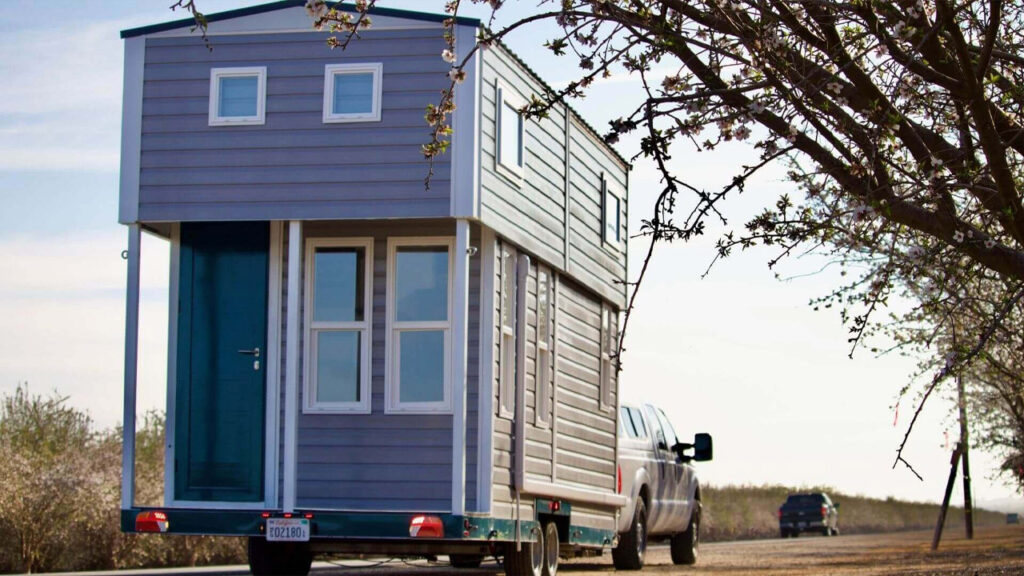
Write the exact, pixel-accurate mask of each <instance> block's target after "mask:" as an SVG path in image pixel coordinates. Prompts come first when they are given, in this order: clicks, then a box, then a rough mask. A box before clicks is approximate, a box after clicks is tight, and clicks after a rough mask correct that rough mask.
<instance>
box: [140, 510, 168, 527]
mask: <svg viewBox="0 0 1024 576" xmlns="http://www.w3.org/2000/svg"><path fill="white" fill-rule="evenodd" d="M168 526H169V523H168V522H167V514H164V513H163V512H161V511H159V510H146V511H145V512H139V515H138V516H136V517H135V531H136V532H167V527H168Z"/></svg>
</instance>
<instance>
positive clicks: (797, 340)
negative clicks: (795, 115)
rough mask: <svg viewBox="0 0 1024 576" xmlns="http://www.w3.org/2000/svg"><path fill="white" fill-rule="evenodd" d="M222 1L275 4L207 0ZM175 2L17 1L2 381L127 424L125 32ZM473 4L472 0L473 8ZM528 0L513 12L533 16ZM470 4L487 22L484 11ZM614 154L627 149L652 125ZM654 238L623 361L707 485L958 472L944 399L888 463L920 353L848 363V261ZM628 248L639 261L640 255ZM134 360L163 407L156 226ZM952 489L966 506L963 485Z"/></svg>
mask: <svg viewBox="0 0 1024 576" xmlns="http://www.w3.org/2000/svg"><path fill="white" fill-rule="evenodd" d="M197 3H198V5H199V6H200V8H201V9H202V10H204V11H206V12H207V13H213V12H218V11H222V10H228V9H233V8H238V7H243V6H250V5H253V4H257V3H259V2H254V1H243V0H198V2H197ZM169 4H170V2H168V1H167V0H78V1H76V2H72V3H66V4H64V5H62V7H61V9H60V13H59V17H55V16H57V15H56V14H54V8H53V4H52V3H48V2H39V1H36V2H32V1H28V0H4V2H2V3H0V77H2V78H3V80H4V81H3V82H0V206H2V208H0V393H10V392H11V391H12V390H14V388H15V387H16V386H17V385H19V384H20V383H25V382H27V383H28V385H29V386H30V389H31V391H32V392H34V393H43V394H49V393H51V392H55V393H58V394H60V395H62V396H67V397H68V402H69V403H71V404H72V405H75V406H77V407H80V408H81V409H83V410H86V411H88V412H89V414H90V415H91V416H92V417H93V419H94V420H95V422H96V424H97V425H99V426H103V427H106V426H113V425H115V424H117V423H118V422H120V421H121V410H122V408H121V406H122V404H121V401H122V397H123V366H124V348H123V346H124V309H125V303H124V293H125V272H126V262H125V260H123V259H122V251H123V250H124V249H125V248H127V229H126V228H124V227H122V226H120V225H119V224H117V193H118V179H119V175H118V166H119V153H120V151H119V146H120V124H121V87H122V70H123V68H122V66H123V45H122V41H121V40H120V38H119V36H118V32H119V31H120V30H122V29H126V28H132V27H136V26H142V25H147V24H153V23H158V22H164V21H168V20H175V19H178V18H180V17H183V16H182V15H181V13H180V12H179V13H172V12H171V11H170V10H168V5H169ZM467 4H468V2H467ZM378 5H379V6H385V7H394V8H404V9H412V10H419V11H429V12H439V11H440V10H441V9H442V7H443V1H442V0H404V1H403V0H380V1H379V2H378ZM534 5H535V3H534V2H519V3H511V4H510V5H509V6H508V7H507V8H506V9H503V11H502V13H500V14H503V16H502V18H501V20H503V21H510V19H511V18H513V17H514V16H516V14H520V13H522V12H523V11H525V10H528V9H530V8H531V7H533V6H534ZM466 8H467V9H466V10H464V11H463V12H462V14H463V15H469V16H477V17H482V18H487V17H488V16H489V11H487V10H485V9H484V8H483V7H481V6H467V7H466ZM549 31H550V29H549V28H544V27H540V28H533V29H530V30H527V31H526V32H524V33H521V34H516V35H513V36H511V37H510V38H509V39H508V42H507V43H508V44H509V46H510V47H511V48H512V49H513V50H514V51H516V52H517V53H518V54H519V55H520V56H521V57H523V58H524V59H525V60H526V61H527V63H529V64H530V65H531V67H533V68H534V70H536V71H537V72H538V73H539V74H540V75H541V77H542V78H544V80H546V81H547V82H548V83H549V84H551V85H554V86H559V85H565V84H566V83H567V82H568V81H570V80H572V79H573V78H574V74H576V73H577V72H578V70H577V69H576V67H575V63H574V62H571V61H568V60H564V59H558V58H556V57H554V56H552V55H551V54H550V53H549V52H547V51H546V50H545V49H543V48H542V47H541V39H542V38H545V34H547V33H548V32H549ZM637 93H638V91H637V83H636V82H635V81H634V80H633V79H631V78H629V77H628V76H625V75H616V76H613V77H612V78H611V79H608V80H602V81H599V82H597V83H596V84H595V86H594V87H593V89H592V91H591V93H590V94H589V95H588V96H587V97H586V98H584V99H581V100H579V101H576V102H574V103H573V106H574V107H575V108H576V110H577V111H578V112H580V114H581V115H582V116H583V117H584V118H585V119H586V120H587V121H588V122H589V123H590V124H591V125H593V126H595V127H597V128H598V130H599V131H602V130H603V129H604V127H606V126H607V122H608V120H610V119H611V118H613V117H616V116H617V115H618V114H620V113H621V112H622V111H623V110H624V109H625V108H624V106H626V105H627V104H628V103H630V102H636V101H637V100H636V98H637ZM617 148H618V149H619V150H620V152H622V153H623V154H624V155H626V156H627V157H628V156H631V155H632V154H634V153H635V151H636V149H637V141H636V139H631V138H626V139H624V140H623V141H622V142H621V143H620V144H619V145H618V146H617ZM750 158H753V156H752V152H751V151H750V148H749V146H746V145H745V144H738V145H731V146H726V147H722V148H720V149H719V150H717V151H715V152H714V153H707V152H704V153H698V152H696V151H694V150H692V149H685V148H681V149H679V150H677V151H676V153H675V155H674V158H673V160H672V169H673V170H674V171H676V173H679V174H683V175H685V177H686V178H687V180H688V181H689V182H690V183H692V184H694V185H697V186H699V187H705V188H708V189H715V188H719V187H721V186H722V185H723V184H724V183H726V182H727V181H728V179H730V178H731V176H732V174H734V173H735V172H736V170H737V167H738V166H739V165H740V164H741V163H742V162H743V160H744V159H750ZM783 176H784V175H783V174H782V172H781V171H779V170H775V171H768V172H766V173H764V174H763V175H762V176H761V177H759V178H758V179H756V180H755V181H752V182H751V183H750V184H749V185H748V186H747V190H746V191H745V192H744V194H743V195H742V196H740V197H738V198H736V199H735V201H734V202H733V203H731V204H729V205H728V208H727V212H726V214H727V216H728V218H729V224H730V225H741V224H742V222H743V221H744V218H745V217H746V216H748V215H750V214H752V213H753V212H754V211H755V210H756V209H757V207H758V206H760V205H764V204H765V203H770V202H773V201H774V199H775V197H776V196H777V195H778V194H780V193H783V192H786V191H787V190H789V185H788V184H787V183H786V182H785V181H784V177H783ZM659 190H660V185H659V182H658V177H657V175H656V174H655V172H654V169H653V167H652V166H651V165H650V164H649V163H647V162H645V161H644V160H643V159H638V160H637V161H636V162H634V164H633V170H632V172H631V174H630V214H629V226H630V230H631V231H633V232H635V231H637V230H638V229H639V224H640V220H641V219H642V218H645V217H648V216H649V214H650V206H651V203H652V202H653V199H654V198H655V196H656V195H657V193H658V191H659ZM723 230H724V228H722V227H717V228H716V227H712V229H711V230H710V231H709V232H710V233H709V235H708V236H705V237H703V238H699V239H697V240H695V241H693V242H690V243H675V244H671V245H665V246H660V247H658V249H657V251H656V255H655V258H654V262H653V263H652V266H651V269H650V272H649V277H648V278H647V280H646V281H645V283H644V286H643V288H642V290H641V292H640V295H639V296H638V298H637V308H636V311H635V313H634V315H633V317H632V319H631V320H630V326H629V332H628V337H627V341H626V351H625V352H624V355H623V372H622V378H621V389H622V393H623V397H624V398H625V399H627V400H633V401H640V400H644V401H651V402H652V403H655V404H657V405H660V406H662V407H663V408H664V410H665V411H666V412H667V413H668V415H669V417H670V419H671V420H672V421H673V423H674V425H675V428H676V430H677V432H679V434H680V436H681V437H688V436H690V435H692V434H693V433H696V432H710V433H711V434H712V435H713V436H714V439H715V460H714V461H712V462H708V463H702V464H700V467H699V475H700V476H701V478H702V481H703V482H705V483H711V484H716V485H725V484H758V485H759V484H765V483H770V484H776V483H778V484H786V485H790V486H794V487H799V486H814V485H826V486H832V487H834V488H836V489H838V490H841V491H843V492H846V493H851V494H862V495H866V496H871V497H879V498H884V497H889V496H893V497H896V498H901V499H908V500H915V501H931V502H935V501H939V500H941V498H942V493H943V489H944V487H945V482H946V477H947V474H948V472H949V453H950V450H951V446H950V444H951V443H952V442H953V439H954V438H955V437H956V436H957V434H958V432H957V430H958V428H957V423H956V421H955V420H954V419H952V417H951V415H950V409H951V408H952V403H951V402H950V400H949V398H948V394H947V395H946V396H944V397H938V398H933V400H931V401H930V402H929V403H928V405H927V406H926V407H925V410H924V412H923V414H922V417H921V420H920V421H919V423H918V425H917V428H916V429H915V431H914V433H913V435H912V436H911V440H910V442H909V444H908V447H907V450H906V452H905V457H906V458H907V460H909V461H910V462H911V463H912V464H913V465H914V467H915V468H916V469H917V470H918V472H920V473H921V475H922V476H923V477H924V480H923V481H920V480H918V479H917V478H916V477H915V476H914V475H913V474H911V473H910V472H909V471H908V470H906V469H905V468H904V467H902V465H901V466H898V467H896V468H895V469H894V468H893V460H894V457H895V451H896V448H897V447H898V445H899V443H900V440H901V439H902V437H903V433H904V431H905V427H906V425H907V423H908V422H909V418H910V416H911V414H912V412H913V409H914V403H913V399H912V398H906V399H904V400H903V401H902V402H901V403H900V406H899V410H898V414H897V411H896V410H895V409H894V406H895V404H896V400H897V393H898V391H899V390H900V389H901V388H902V387H903V386H904V385H905V384H906V383H907V382H908V379H909V378H910V376H911V374H912V372H913V371H914V366H915V362H914V360H913V359H910V358H901V357H896V356H886V357H880V358H877V357H874V356H873V355H872V354H870V353H869V352H868V351H859V352H857V353H856V354H855V355H854V357H853V359H850V358H849V357H848V354H849V348H848V345H847V342H846V339H847V331H846V328H845V327H844V326H843V325H842V324H841V322H840V319H839V315H838V312H836V311H835V310H823V311H818V312H815V311H813V310H812V309H811V307H810V306H809V305H808V302H809V301H810V300H811V299H812V298H814V297H817V296H822V295H824V294H826V293H828V292H829V291H830V289H832V288H834V287H835V286H836V285H837V284H836V283H837V281H838V276H837V275H836V274H835V273H834V272H832V271H830V270H828V269H826V270H825V271H823V272H818V270H819V269H820V268H821V267H822V261H821V260H820V259H818V258H816V257H813V256H805V257H802V258H796V259H792V260H790V261H787V262H785V263H784V264H783V265H782V267H781V269H780V270H779V272H780V276H781V279H777V278H776V275H775V271H772V270H769V269H768V266H767V260H768V258H770V257H771V256H773V255H774V254H773V253H771V252H768V251H765V250H763V249H761V250H751V251H749V252H745V253H739V254H737V255H735V256H733V257H730V258H728V259H726V260H723V261H720V262H718V263H716V264H715V266H714V267H713V268H712V269H711V271H710V273H709V274H708V275H707V276H702V275H703V273H704V271H705V269H706V268H707V266H708V264H709V263H710V262H711V260H712V258H713V256H714V249H713V248H714V240H715V234H716V233H721V232H722V231H723ZM644 247H645V246H644V242H643V241H642V240H633V241H631V246H630V270H631V273H633V274H635V272H636V270H638V268H639V264H640V259H641V258H642V254H643V252H644ZM142 254H143V259H142V302H141V328H140V339H141V340H140V355H139V368H140V380H139V409H140V411H142V410H147V409H159V410H163V409H164V407H165V399H164V394H165V389H166V388H165V383H166V339H167V294H168V292H167V282H168V274H167V268H168V246H167V243H166V242H163V241H161V240H159V239H155V238H152V237H148V236H146V237H144V241H143V247H142ZM971 466H972V472H973V478H972V482H973V485H974V493H975V498H976V500H978V501H979V502H981V503H982V504H983V505H984V504H988V505H989V506H991V507H999V508H1006V507H1007V506H1012V507H1020V506H1021V499H1020V498H1019V497H1017V496H1015V495H1014V493H1013V491H1012V490H1011V489H1010V488H1008V487H1006V486H1005V485H1003V483H1002V482H1001V481H999V480H994V479H993V478H992V476H993V473H994V469H995V462H994V459H993V458H992V457H990V456H987V455H985V454H982V453H978V452H975V453H973V454H972V456H971ZM954 494H955V495H954V498H953V503H954V504H959V503H961V501H962V497H961V494H962V488H961V487H960V486H959V484H958V485H957V487H956V489H955V492H954Z"/></svg>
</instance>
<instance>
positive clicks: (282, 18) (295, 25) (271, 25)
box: [146, 6, 441, 49]
mask: <svg viewBox="0 0 1024 576" xmlns="http://www.w3.org/2000/svg"><path fill="white" fill-rule="evenodd" d="M349 12H350V13H352V11H351V10H350V11H349ZM372 18H373V26H372V27H370V29H369V30H360V32H359V33H360V35H363V36H365V35H366V34H367V33H368V32H374V31H382V30H415V29H437V30H438V31H439V32H440V28H441V23H440V22H428V21H423V20H413V19H408V18H400V17H395V16H381V15H373V17H372ZM294 32H305V33H307V34H310V35H311V36H312V35H314V34H317V31H316V30H313V21H312V20H311V19H310V17H309V14H308V13H307V12H306V10H305V8H303V7H302V6H292V7H287V8H282V9H279V10H271V11H268V12H263V13H260V14H249V15H246V16H239V17H236V18H229V19H226V20H214V21H212V22H210V23H209V25H208V27H207V30H206V35H207V36H233V35H238V34H286V33H294ZM146 36H148V37H150V38H179V37H183V36H190V37H193V38H195V41H196V45H197V46H202V40H200V39H199V37H198V32H193V31H192V23H191V22H189V23H188V24H182V26H181V27H180V28H174V29H171V30H163V31H161V32H153V33H152V34H147V35H146ZM317 41H322V38H318V39H317ZM214 44H216V43H214ZM324 47H325V49H326V45H325V46H324Z"/></svg>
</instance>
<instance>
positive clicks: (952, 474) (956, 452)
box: [932, 442, 960, 552]
mask: <svg viewBox="0 0 1024 576" xmlns="http://www.w3.org/2000/svg"><path fill="white" fill-rule="evenodd" d="M959 464H960V443H959V442H957V443H956V447H955V448H953V457H952V458H950V460H949V466H950V468H949V480H948V481H947V482H946V495H945V496H943V498H942V507H941V508H939V521H938V522H937V523H936V524H935V536H934V537H933V538H932V551H933V552H934V551H935V550H938V549H939V540H941V539H942V525H943V524H945V523H946V512H947V511H948V510H949V497H950V496H952V495H953V483H954V482H956V469H957V466H959Z"/></svg>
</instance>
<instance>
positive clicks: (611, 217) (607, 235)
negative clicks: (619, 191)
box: [604, 194, 619, 242]
mask: <svg viewBox="0 0 1024 576" xmlns="http://www.w3.org/2000/svg"><path fill="white" fill-rule="evenodd" d="M604 225H605V231H604V239H605V241H606V242H618V241H619V199H618V198H616V197H615V195H614V194H605V197H604Z"/></svg>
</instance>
